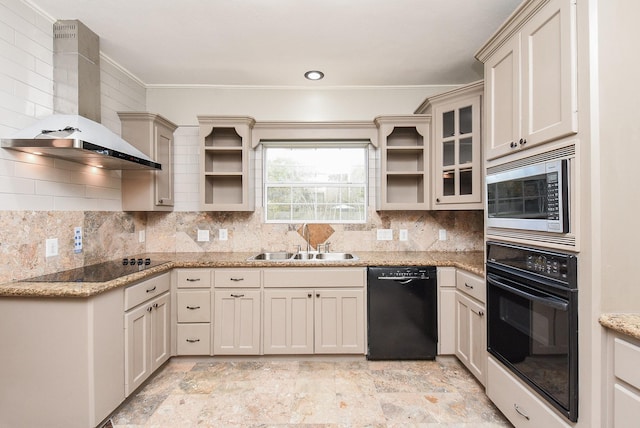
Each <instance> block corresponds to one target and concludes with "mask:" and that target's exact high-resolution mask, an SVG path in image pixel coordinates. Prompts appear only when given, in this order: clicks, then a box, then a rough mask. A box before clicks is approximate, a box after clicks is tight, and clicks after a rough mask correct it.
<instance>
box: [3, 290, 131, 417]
mask: <svg viewBox="0 0 640 428" xmlns="http://www.w3.org/2000/svg"><path fill="white" fill-rule="evenodd" d="M123 302H124V290H123V289H122V288H120V289H115V290H111V291H108V292H105V293H102V294H99V295H96V296H93V297H89V298H75V297H74V298H51V297H45V298H38V297H26V298H21V297H12V298H3V299H0V325H4V326H11V328H3V329H0V342H1V343H2V346H0V379H1V380H0V382H2V384H3V385H5V386H6V385H10V387H4V388H0V426H2V427H61V428H62V427H64V428H74V427H78V428H86V427H93V426H97V425H98V424H100V422H101V421H102V420H104V418H106V417H107V416H108V415H109V414H110V413H111V412H112V411H113V410H114V409H115V408H116V407H118V405H120V403H122V402H123V401H124V399H125V390H124V383H125V379H124V374H125V367H124V361H125V360H124V352H125V351H124V344H125V340H124V318H123V316H122V314H123V312H124V305H123Z"/></svg>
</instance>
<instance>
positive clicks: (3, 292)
mask: <svg viewBox="0 0 640 428" xmlns="http://www.w3.org/2000/svg"><path fill="white" fill-rule="evenodd" d="M255 254H256V253H255V252H252V253H237V252H217V253H211V252H207V253H147V254H144V255H138V257H140V256H142V257H150V258H152V259H154V260H170V261H168V262H166V263H164V264H161V265H158V266H154V267H152V268H149V269H145V270H144V271H141V272H136V273H133V274H130V275H126V276H123V277H120V278H117V279H114V280H112V281H107V282H29V280H28V279H26V280H23V281H15V282H8V283H5V284H0V297H20V296H21V297H91V296H93V295H96V294H100V293H104V292H105V291H108V290H112V289H115V288H119V287H124V286H127V285H129V284H133V283H135V282H138V281H141V280H143V279H145V278H148V277H150V276H153V275H157V274H159V273H162V272H166V271H169V270H171V269H174V268H226V267H235V268H269V267H309V268H313V267H341V266H343V267H354V266H361V267H366V266H439V267H445V266H449V267H456V268H460V269H463V270H466V271H468V272H471V273H473V274H476V275H479V276H483V275H484V254H483V252H481V251H469V252H382V251H379V252H354V254H355V255H356V256H357V257H358V259H357V260H340V261H333V260H332V261H326V260H322V261H318V260H313V261H295V260H287V261H258V260H247V259H248V258H249V257H251V256H254V255H255Z"/></svg>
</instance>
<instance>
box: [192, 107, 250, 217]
mask: <svg viewBox="0 0 640 428" xmlns="http://www.w3.org/2000/svg"><path fill="white" fill-rule="evenodd" d="M198 121H199V123H200V141H201V152H200V155H201V161H200V165H201V167H200V175H201V183H200V207H201V209H202V210H203V211H253V210H254V206H255V201H254V190H255V189H254V182H253V177H252V174H253V162H254V159H253V149H252V148H251V130H252V128H253V125H254V124H255V120H254V119H253V118H250V117H230V116H198Z"/></svg>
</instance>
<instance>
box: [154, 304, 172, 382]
mask: <svg viewBox="0 0 640 428" xmlns="http://www.w3.org/2000/svg"><path fill="white" fill-rule="evenodd" d="M169 301H170V300H169V294H168V293H167V294H165V295H164V296H160V297H158V298H157V299H155V300H153V301H152V302H151V304H150V305H151V307H152V308H153V310H152V311H151V321H150V322H151V334H152V337H151V371H152V372H153V371H154V370H155V369H157V368H158V367H160V366H161V365H162V364H163V363H164V362H165V361H167V360H168V359H169V357H170V354H171V340H170V339H171V336H170V333H169V332H170V331H171V326H170V321H171V317H170V305H169Z"/></svg>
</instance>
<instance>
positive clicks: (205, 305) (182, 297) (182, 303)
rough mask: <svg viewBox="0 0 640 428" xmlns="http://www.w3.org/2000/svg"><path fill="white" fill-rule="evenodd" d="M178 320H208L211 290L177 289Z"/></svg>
mask: <svg viewBox="0 0 640 428" xmlns="http://www.w3.org/2000/svg"><path fill="white" fill-rule="evenodd" d="M177 299H178V303H177V304H178V306H177V307H178V322H210V321H211V292H210V291H209V290H193V291H191V290H186V291H178V293H177Z"/></svg>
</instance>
